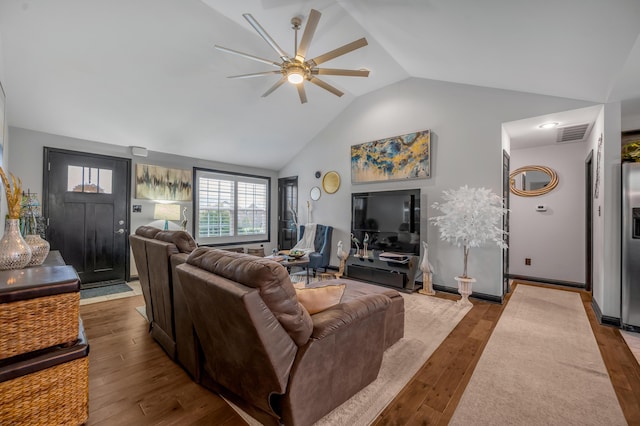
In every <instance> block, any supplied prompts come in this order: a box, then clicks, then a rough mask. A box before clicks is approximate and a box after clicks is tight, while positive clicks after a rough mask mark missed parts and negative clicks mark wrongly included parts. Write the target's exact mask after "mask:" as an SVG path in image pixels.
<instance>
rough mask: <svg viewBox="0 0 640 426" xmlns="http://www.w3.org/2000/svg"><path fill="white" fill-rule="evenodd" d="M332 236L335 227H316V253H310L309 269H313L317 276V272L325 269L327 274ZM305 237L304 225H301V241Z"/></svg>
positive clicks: (314, 244) (314, 243)
mask: <svg viewBox="0 0 640 426" xmlns="http://www.w3.org/2000/svg"><path fill="white" fill-rule="evenodd" d="M331 234H333V226H327V225H316V238H315V240H314V242H313V246H314V247H315V249H316V251H315V252H313V253H309V268H311V269H313V275H314V276H315V274H316V270H317V269H319V268H323V269H324V270H325V272H326V270H327V266H329V262H330V261H331ZM303 235H304V225H300V239H302V236H303Z"/></svg>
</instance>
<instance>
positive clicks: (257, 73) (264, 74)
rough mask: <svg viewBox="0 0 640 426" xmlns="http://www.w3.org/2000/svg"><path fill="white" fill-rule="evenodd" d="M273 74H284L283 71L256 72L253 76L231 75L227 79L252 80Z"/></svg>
mask: <svg viewBox="0 0 640 426" xmlns="http://www.w3.org/2000/svg"><path fill="white" fill-rule="evenodd" d="M273 74H282V71H263V72H254V73H252V74H241V75H230V76H229V77H227V78H252V77H264V76H267V75H273Z"/></svg>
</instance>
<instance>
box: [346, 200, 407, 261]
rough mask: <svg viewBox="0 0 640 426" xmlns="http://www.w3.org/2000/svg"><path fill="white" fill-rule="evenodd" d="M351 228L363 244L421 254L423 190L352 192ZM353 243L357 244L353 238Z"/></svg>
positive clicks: (352, 244)
mask: <svg viewBox="0 0 640 426" xmlns="http://www.w3.org/2000/svg"><path fill="white" fill-rule="evenodd" d="M351 232H353V235H354V236H355V237H356V238H357V239H358V240H359V241H360V248H362V243H363V241H364V238H365V234H369V244H368V248H369V250H380V251H388V252H393V253H404V254H414V255H416V256H419V255H420V190H419V189H405V190H398V191H380V192H360V193H353V194H351ZM351 247H353V248H355V244H354V243H353V241H352V242H351Z"/></svg>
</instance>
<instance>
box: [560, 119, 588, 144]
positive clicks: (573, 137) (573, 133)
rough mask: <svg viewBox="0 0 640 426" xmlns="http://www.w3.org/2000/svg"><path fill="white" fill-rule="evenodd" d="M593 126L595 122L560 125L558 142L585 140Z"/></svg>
mask: <svg viewBox="0 0 640 426" xmlns="http://www.w3.org/2000/svg"><path fill="white" fill-rule="evenodd" d="M592 126H593V123H586V124H574V125H571V126H565V127H558V137H557V139H556V142H558V143H563V142H580V141H583V140H584V139H585V138H586V137H587V136H588V135H589V132H590V131H591V127H592Z"/></svg>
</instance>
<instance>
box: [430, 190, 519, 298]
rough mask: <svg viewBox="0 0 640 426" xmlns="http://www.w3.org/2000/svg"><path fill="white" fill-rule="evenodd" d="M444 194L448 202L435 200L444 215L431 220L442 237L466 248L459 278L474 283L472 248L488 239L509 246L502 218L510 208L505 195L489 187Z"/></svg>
mask: <svg viewBox="0 0 640 426" xmlns="http://www.w3.org/2000/svg"><path fill="white" fill-rule="evenodd" d="M442 193H443V196H442V198H443V199H444V202H442V203H433V205H432V207H433V208H434V209H436V210H438V211H440V212H441V213H443V214H442V215H440V216H435V217H432V218H431V221H432V222H433V224H434V225H436V226H437V227H438V228H439V229H440V239H442V240H444V241H448V242H450V243H451V244H455V245H456V246H458V247H462V248H463V253H464V269H463V273H462V275H460V276H458V277H456V279H457V280H458V282H459V283H460V282H461V281H466V282H467V283H470V282H472V281H473V279H472V278H471V277H469V275H468V269H467V264H468V260H469V250H470V249H471V247H479V246H481V245H483V244H485V243H486V242H488V241H493V242H495V243H496V244H497V245H498V246H499V247H500V248H506V247H507V244H506V243H505V242H504V238H503V236H504V234H505V232H504V231H503V229H502V217H503V216H504V215H505V214H506V213H507V211H508V210H507V209H506V208H504V205H503V201H502V197H500V196H499V195H497V194H495V193H493V192H491V190H489V189H486V188H469V187H468V186H467V185H465V186H462V187H460V188H459V189H456V190H445V191H443V192H442ZM469 293H470V290H469ZM461 294H462V291H461ZM467 296H468V294H467ZM465 299H466V297H465V295H464V294H463V300H465Z"/></svg>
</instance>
